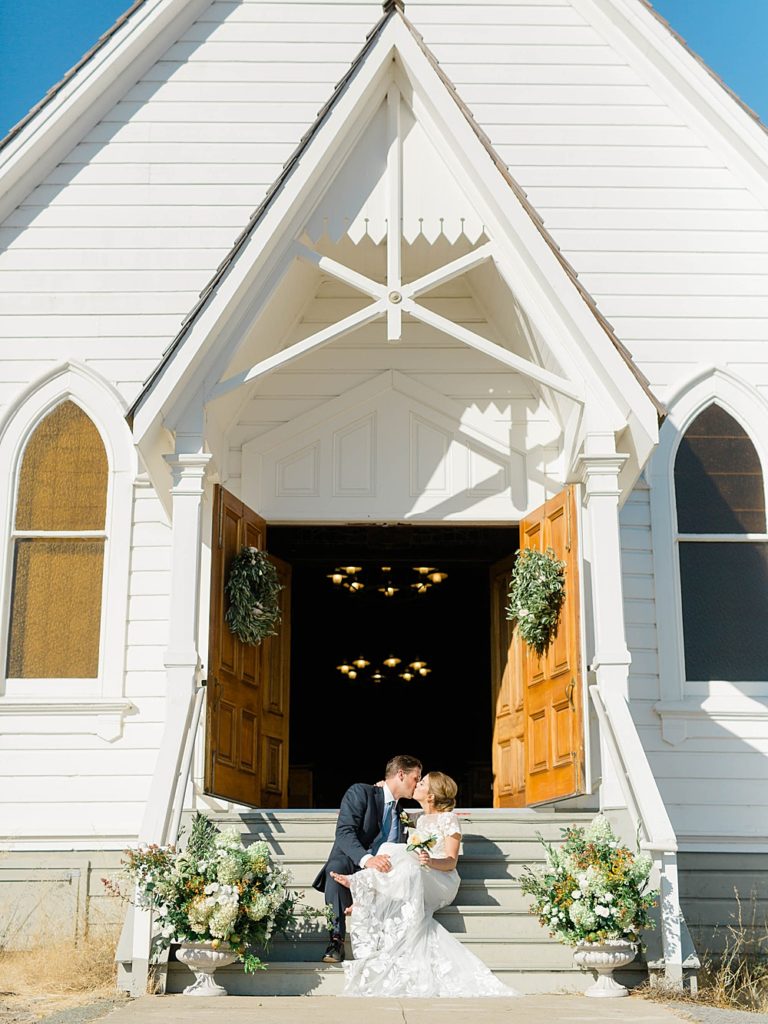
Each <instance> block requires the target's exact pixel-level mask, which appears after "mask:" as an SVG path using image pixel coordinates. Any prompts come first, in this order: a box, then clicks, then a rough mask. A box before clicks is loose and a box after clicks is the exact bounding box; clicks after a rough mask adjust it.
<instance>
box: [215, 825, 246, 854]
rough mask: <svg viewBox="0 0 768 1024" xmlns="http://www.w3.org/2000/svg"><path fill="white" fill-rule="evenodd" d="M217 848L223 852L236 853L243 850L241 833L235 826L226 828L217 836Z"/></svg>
mask: <svg viewBox="0 0 768 1024" xmlns="http://www.w3.org/2000/svg"><path fill="white" fill-rule="evenodd" d="M216 848H217V849H218V850H222V851H234V850H241V849H242V848H243V842H242V838H241V836H240V833H239V832H238V831H237V829H236V828H234V826H230V827H229V828H225V829H224V830H223V831H222V832H220V833H219V834H218V835H217V836H216Z"/></svg>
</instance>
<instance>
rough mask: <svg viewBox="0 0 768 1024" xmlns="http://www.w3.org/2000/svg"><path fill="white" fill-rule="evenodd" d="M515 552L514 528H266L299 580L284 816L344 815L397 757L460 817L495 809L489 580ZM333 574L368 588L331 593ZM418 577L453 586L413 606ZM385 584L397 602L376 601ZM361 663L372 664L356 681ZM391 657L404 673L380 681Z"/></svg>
mask: <svg viewBox="0 0 768 1024" xmlns="http://www.w3.org/2000/svg"><path fill="white" fill-rule="evenodd" d="M517 546H518V530H517V527H503V528H500V527H452V526H439V527H427V526H413V527H412V526H397V525H393V526H344V527H335V526H334V527H319V526H296V527H293V526H292V527H270V528H269V533H268V548H269V551H270V552H271V553H272V554H274V555H278V556H279V557H280V558H283V559H285V560H286V561H287V562H289V563H290V564H291V566H292V568H293V584H292V595H293V596H292V612H291V636H292V640H291V711H290V725H291V732H290V762H291V774H290V786H289V802H290V804H291V806H298V807H338V806H339V801H340V799H341V796H342V794H343V793H344V790H345V789H346V788H347V787H348V786H349V785H350V784H351V783H352V782H356V781H368V782H374V781H375V780H376V779H379V778H381V777H382V774H383V769H384V765H385V763H386V761H387V759H388V758H389V757H390V756H392V755H393V754H397V753H411V754H414V755H416V756H417V757H419V758H420V759H421V760H422V762H423V764H424V767H425V770H426V771H429V770H430V768H432V769H439V770H441V771H445V772H447V773H448V774H449V775H451V776H453V777H454V778H455V779H456V781H457V782H458V784H459V803H460V805H461V806H464V807H473V806H475V807H482V806H489V805H490V804H491V781H492V778H491V734H492V727H493V708H492V698H491V667H490V643H491V640H490V607H489V600H490V591H489V568H490V566H491V565H492V564H493V562H495V561H497V560H498V559H500V558H503V557H505V556H507V555H509V554H512V553H513V552H514V551H515V549H516V548H517ZM340 566H357V567H360V572H359V573H357V574H354V575H352V576H347V577H346V581H345V582H350V581H351V580H353V579H358V580H361V581H364V582H365V586H364V587H363V588H362V589H361V590H359V591H357V592H353V591H351V590H350V589H349V588H345V587H344V586H343V584H342V585H339V584H334V583H333V582H332V580H331V579H329V578H328V574H330V573H332V572H333V571H334V569H336V568H337V567H340ZM382 566H389V567H391V572H390V573H387V574H384V573H382V571H381V567H382ZM414 566H424V567H434V568H436V569H438V570H440V571H442V572H445V573H447V578H446V579H445V580H444V581H442V582H440V583H439V584H434V585H432V586H431V587H430V588H429V589H428V591H427V592H426V593H424V594H417V593H416V592H415V591H414V590H413V589H412V588H411V586H410V584H411V583H413V582H417V581H418V580H419V579H421V580H424V579H425V577H424V576H420V575H419V574H418V573H416V572H415V571H414ZM385 576H386V577H387V578H390V579H391V580H392V581H393V583H394V584H395V585H397V586H399V588H400V589H399V590H398V593H397V594H395V595H394V596H393V597H391V598H390V597H386V596H384V595H383V594H381V593H379V592H378V586H380V585H382V584H383V583H384V582H385V580H384V577H385ZM361 656H362V657H363V658H365V659H366V660H368V661H370V663H371V664H370V665H369V666H367V667H365V668H363V669H357V668H356V667H355V666H353V665H352V662H353V661H354V660H355V659H358V658H360V657H361ZM390 656H394V657H397V658H400V659H401V661H400V664H399V665H397V666H395V667H393V668H388V667H387V666H386V665H385V664H384V661H385V659H387V658H389V657H390ZM414 661H425V662H426V663H427V667H428V668H429V669H431V671H430V672H429V674H427V675H426V676H421V675H420V674H419V673H418V671H416V670H413V669H411V668H409V666H410V663H412V662H414ZM344 664H347V665H350V666H352V668H353V671H357V672H358V675H357V678H356V679H354V680H353V679H351V678H350V677H349V674H345V673H342V672H341V671H339V669H338V666H339V665H344ZM377 668H380V669H381V675H382V678H381V679H380V680H378V681H377V680H375V679H374V678H372V677H373V674H374V672H375V670H376V669H377ZM403 671H410V672H412V673H413V675H414V678H413V679H411V680H404V679H403V678H402V677H401V673H402V672H403Z"/></svg>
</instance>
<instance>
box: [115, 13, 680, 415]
mask: <svg viewBox="0 0 768 1024" xmlns="http://www.w3.org/2000/svg"><path fill="white" fill-rule="evenodd" d="M403 8H404V4H403V3H402V0H385V3H384V14H383V16H382V18H381V19H380V20H379V22H378V23H377V24H376V26H375V27H374V28H373V29H372V30H371V32H370V33H369V35H368V36H367V37H366V41H365V44H364V46H363V48H362V49H361V50H360V52H359V53H358V55H357V57H356V58H355V60H354V61H353V62H352V64H351V65H350V68H349V70H348V71H347V73H346V74H345V75H344V77H343V78H342V79H341V80H340V81H339V83H338V84H337V85H336V87H335V88H334V91H333V93H332V95H331V97H330V98H329V100H328V101H327V102H326V104H325V105H324V107H323V108H322V110H321V111H320V113H319V114H318V116H317V118H316V120H315V122H314V124H313V125H312V127H311V128H310V129H309V131H308V132H307V133H306V134H305V135H304V137H303V138H302V139H301V141H300V142H299V145H298V146H297V147H296V149H295V150H294V152H293V154H292V155H291V157H290V159H289V160H288V161H287V163H286V164H285V166H284V168H283V170H282V172H281V174H280V175H279V177H278V178H277V179H276V180H275V182H274V183H273V184H272V186H271V188H270V189H269V191H268V192H267V195H266V196H265V197H264V200H263V201H262V203H261V204H260V205H259V207H258V208H257V209H256V210H255V212H254V213H253V215H252V216H251V218H250V220H249V222H248V224H247V225H246V227H245V228H244V230H243V231H242V232H241V234H240V235H239V236H238V238H237V239H236V240H235V243H234V245H233V246H232V248H231V250H230V251H229V253H228V254H227V256H226V257H225V258H224V260H223V261H222V262H221V263H220V265H219V267H218V268H217V270H216V272H215V274H214V275H213V277H212V278H211V280H210V281H209V282H208V284H207V285H206V287H205V288H204V289H203V291H202V292H201V293H200V297H199V299H198V301H197V303H196V304H195V306H194V307H193V309H192V310H191V311H190V313H189V314H188V316H187V317H186V318H185V320H184V322H183V323H182V326H181V328H180V330H179V332H178V334H177V335H176V337H175V338H174V339H173V341H172V342H171V344H170V345H169V346H168V348H167V349H166V351H165V352H164V353H163V356H162V358H161V360H160V362H159V363H158V365H157V366H156V367H155V369H154V370H153V372H152V374H151V375H150V376H149V378H148V379H147V380H146V382H145V383H144V386H143V388H142V390H141V392H140V394H139V395H138V397H137V398H136V400H135V401H134V403H133V405H132V406H131V409H130V410H129V412H128V416H127V418H128V421H129V423H131V424H132V423H133V418H134V416H135V414H136V412H137V410H138V409H139V408H140V407H141V405H142V404H143V403H144V401H145V400H146V398H147V396H148V395H149V394H150V392H151V391H152V389H153V386H154V385H155V383H156V382H157V380H158V379H159V378H160V377H161V376H162V374H163V373H164V371H165V369H166V367H167V366H168V364H169V363H170V361H171V360H172V359H173V356H174V353H175V352H176V351H177V350H178V349H179V347H180V346H181V345H182V343H183V341H184V339H185V337H186V336H187V335H188V333H189V331H190V330H191V328H192V326H193V325H194V323H195V321H196V320H197V318H198V317H199V316H200V314H201V313H202V311H203V310H204V309H205V307H206V305H207V304H208V302H209V300H210V298H211V296H212V295H213V293H214V292H215V290H216V288H217V286H218V285H219V283H220V282H221V281H222V280H223V278H224V277H225V276H226V274H227V272H228V270H229V269H230V267H231V266H232V264H233V262H234V261H235V260H236V259H237V256H238V255H239V253H240V252H241V251H242V249H243V247H244V246H245V244H246V243H247V241H248V239H249V238H250V237H251V235H252V234H253V232H254V230H255V229H256V227H257V226H258V225H259V223H260V222H261V220H262V219H263V217H264V215H265V214H266V212H267V211H268V210H269V208H270V206H271V205H272V203H273V202H274V200H275V198H276V196H277V195H278V194H279V193H280V191H281V189H282V188H283V186H284V184H285V183H286V182H287V181H288V179H289V178H290V177H291V175H292V174H293V172H294V170H295V169H296V167H297V165H298V164H299V162H300V160H301V157H302V155H303V154H304V152H305V151H306V149H307V147H308V146H309V144H310V143H311V141H312V139H313V138H314V137H315V136H316V135H317V133H318V131H319V130H320V128H321V127H322V125H323V123H324V122H325V121H326V120H327V118H328V116H329V115H330V113H331V112H332V110H333V109H334V107H335V105H336V104H337V103H338V101H339V99H340V97H341V96H342V94H343V93H344V91H345V90H346V88H347V87H348V86H349V84H350V83H351V82H352V80H353V79H354V78H355V75H356V74H357V71H358V69H359V68H360V67H361V65H362V64H363V62H364V61H365V58H366V56H367V55H368V53H369V52H370V50H371V49H372V48H373V46H374V45H375V43H376V41H377V39H378V38H379V36H380V35H381V33H382V32H383V31H384V29H385V27H386V25H387V24H388V23H389V22H390V20H391V19H393V18H399V19H400V20H401V21H402V23H403V24H404V25H405V26H406V28H407V30H408V32H409V33H410V35H411V36H412V37H413V39H414V40H415V42H416V44H417V45H418V47H419V49H420V50H421V52H422V53H423V54H424V56H425V57H426V59H427V61H428V62H429V64H430V66H431V67H432V69H433V70H434V71H435V73H436V74H437V76H438V77H439V79H440V81H441V82H442V83H443V85H444V86H445V88H446V90H447V91H448V93H449V94H450V96H451V97H452V99H453V101H454V102H455V104H456V106H457V107H458V109H459V110H460V112H461V114H462V116H463V117H464V119H465V120H466V121H467V123H468V124H469V126H470V127H471V129H472V131H473V132H474V134H475V135H476V136H477V138H478V140H479V141H480V143H481V144H482V146H483V148H484V149H485V150H486V152H487V153H488V155H489V156H490V158H491V160H492V161H493V163H494V165H495V167H496V168H497V169H498V171H499V173H500V174H501V175H502V177H503V178H504V180H505V181H506V183H507V184H508V185H509V187H510V189H511V190H512V192H513V194H514V195H515V197H516V199H517V200H518V202H519V203H520V205H521V206H522V207H523V208H524V209H525V211H526V212H527V214H528V215H529V217H530V219H531V221H532V223H533V224H534V225H535V227H536V230H537V231H538V232H539V234H540V235H541V237H542V238H543V239H544V241H545V242H546V244H547V246H548V247H549V248H550V249H551V251H552V253H553V254H554V255H555V257H556V259H557V260H558V262H559V263H560V265H561V266H562V268H563V270H564V271H565V273H566V274H567V275H568V277H569V278H570V280H571V282H572V283H573V285H574V287H575V288H576V290H577V291H578V293H579V295H580V296H581V298H582V299H583V301H584V302H585V303H586V305H587V306H588V308H589V310H590V312H591V313H592V315H593V316H594V318H595V320H596V321H597V323H598V324H599V325H600V328H601V329H602V330H603V331H604V332H605V334H606V335H607V336H608V338H609V339H610V341H611V344H612V345H613V346H614V348H615V349H616V351H617V352H618V353H619V355H620V356H621V358H622V360H623V361H624V362H625V363H626V365H627V366H628V367H629V369H630V370H631V372H632V374H633V375H634V376H635V377H636V379H637V381H638V382H639V384H640V386H641V388H642V389H643V391H644V392H645V394H646V396H647V397H648V398H649V399H650V401H651V403H652V404H653V406H654V408H655V409H656V413H657V416H658V418H659V420H662V419H663V418H664V416H665V415H666V410H665V407H664V405H663V404H662V403H661V402H660V401H659V399H658V398H657V397H656V396H655V395H654V394H653V391H652V390H651V387H650V384H649V382H648V380H647V378H646V377H645V375H644V374H643V373H642V372H641V370H640V369H639V368H638V366H637V365H636V364H635V362H634V361H633V359H632V357H631V355H630V353H629V351H628V350H627V348H626V347H625V346H624V345H623V344H622V343H621V341H620V340H619V339H618V337H617V336H616V334H615V332H614V330H613V327H612V326H611V325H610V323H609V322H608V321H607V320H606V318H605V317H604V316H603V314H602V313H601V312H600V310H599V309H598V307H597V304H596V302H595V300H594V299H593V298H592V296H591V295H590V294H589V293H588V292H587V290H586V289H585V288H584V286H583V285H582V284H581V282H580V281H579V279H578V275H577V273H576V271H575V270H574V269H573V267H572V266H571V264H570V263H569V262H568V261H567V260H566V258H565V257H564V256H563V254H562V252H561V251H560V248H559V247H558V245H557V243H556V242H555V241H554V239H553V238H552V236H551V235H550V234H549V232H548V231H547V230H546V228H545V227H544V222H543V221H542V219H541V217H540V216H539V214H538V213H537V212H536V210H535V209H534V207H533V206H532V205H531V203H530V201H529V199H528V196H527V194H526V193H525V191H524V190H523V189H522V188H521V187H520V185H519V184H518V182H517V181H516V180H515V178H514V177H513V176H512V174H511V173H510V171H509V168H508V167H507V165H506V164H505V163H504V161H503V160H502V159H501V157H500V156H499V155H498V153H497V152H496V150H495V149H494V148H493V145H492V143H491V141H490V139H489V138H488V136H487V135H486V134H485V132H484V131H483V130H482V129H481V128H480V126H479V125H478V124H477V122H476V121H475V118H474V116H473V115H472V112H471V111H470V109H469V107H467V105H466V104H465V103H464V101H463V100H462V99H461V98H460V97H459V94H458V92H457V90H456V87H455V85H454V84H453V83H452V82H451V81H450V79H449V78H448V76H447V75H446V74H445V72H444V71H443V69H442V68H441V67H440V64H439V63H438V61H437V59H436V58H435V56H434V54H433V53H432V51H431V50H430V49H429V47H428V46H427V44H426V43H425V41H424V38H423V37H422V36H421V34H420V33H419V32H418V31H417V30H416V28H415V27H414V25H413V24H412V23H411V22H410V21H409V19H408V18H407V17H406V16H405V13H404V9H403Z"/></svg>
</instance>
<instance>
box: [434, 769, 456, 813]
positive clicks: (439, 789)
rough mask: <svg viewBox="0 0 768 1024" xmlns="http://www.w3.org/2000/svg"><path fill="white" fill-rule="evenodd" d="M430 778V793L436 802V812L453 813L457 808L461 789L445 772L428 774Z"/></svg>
mask: <svg viewBox="0 0 768 1024" xmlns="http://www.w3.org/2000/svg"><path fill="white" fill-rule="evenodd" d="M427 776H428V778H429V793H430V796H431V797H432V799H433V800H434V801H435V810H436V811H452V810H453V808H454V807H455V806H456V794H457V793H458V791H459V787H458V786H457V785H456V783H455V782H454V781H453V779H452V778H451V777H450V775H445V774H444V773H443V772H427Z"/></svg>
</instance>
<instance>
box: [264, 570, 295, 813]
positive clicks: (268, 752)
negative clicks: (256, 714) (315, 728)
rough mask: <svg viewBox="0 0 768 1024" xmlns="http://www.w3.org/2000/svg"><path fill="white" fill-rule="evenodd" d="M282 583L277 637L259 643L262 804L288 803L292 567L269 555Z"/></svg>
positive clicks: (283, 805)
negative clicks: (261, 685)
mask: <svg viewBox="0 0 768 1024" xmlns="http://www.w3.org/2000/svg"><path fill="white" fill-rule="evenodd" d="M272 562H273V563H274V565H275V566H276V568H277V573H278V577H279V579H280V583H281V584H282V588H283V589H282V590H281V591H280V613H281V625H280V628H279V631H278V633H277V636H270V637H267V639H266V640H265V641H264V643H263V644H262V645H261V678H262V680H263V703H262V709H261V710H262V728H261V735H262V761H261V764H262V770H261V779H260V784H261V799H260V803H259V806H261V807H287V806H288V725H289V721H288V700H289V694H290V683H291V673H290V657H291V629H290V624H291V567H290V566H289V565H288V564H287V563H286V562H283V561H282V560H281V559H279V558H274V557H273V558H272Z"/></svg>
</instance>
